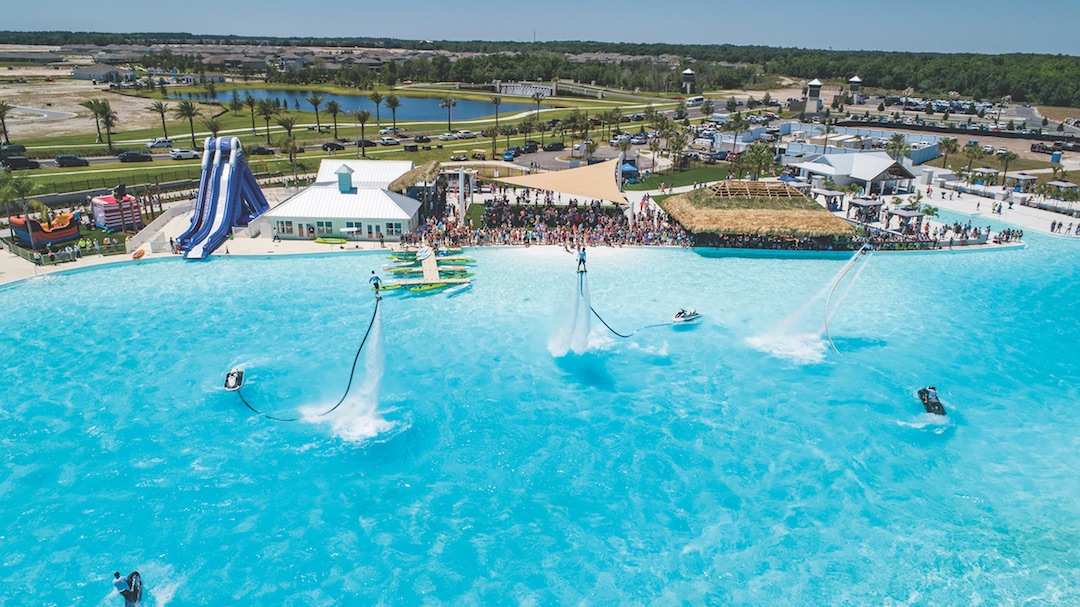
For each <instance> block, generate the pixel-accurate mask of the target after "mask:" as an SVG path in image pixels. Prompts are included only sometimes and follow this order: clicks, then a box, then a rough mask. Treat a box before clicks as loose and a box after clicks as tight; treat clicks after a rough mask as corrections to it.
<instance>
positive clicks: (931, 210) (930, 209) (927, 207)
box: [922, 204, 940, 217]
mask: <svg viewBox="0 0 1080 607" xmlns="http://www.w3.org/2000/svg"><path fill="white" fill-rule="evenodd" d="M939 210H940V209H938V208H937V207H935V206H934V205H932V204H924V205H922V214H923V215H926V216H927V217H937V216H938V211H939Z"/></svg>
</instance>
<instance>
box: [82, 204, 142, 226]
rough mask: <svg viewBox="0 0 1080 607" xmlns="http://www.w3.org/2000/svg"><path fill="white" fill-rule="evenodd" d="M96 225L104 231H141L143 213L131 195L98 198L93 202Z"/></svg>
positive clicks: (92, 207)
mask: <svg viewBox="0 0 1080 607" xmlns="http://www.w3.org/2000/svg"><path fill="white" fill-rule="evenodd" d="M91 209H92V212H93V215H94V223H95V224H97V225H98V227H100V228H101V229H103V230H109V231H110V232H116V231H120V230H125V231H126V230H139V229H141V228H142V227H143V219H142V211H141V210H140V209H139V205H138V203H137V202H135V197H134V196H130V195H126V196H125V195H108V196H98V197H96V198H94V199H93V200H92V201H91Z"/></svg>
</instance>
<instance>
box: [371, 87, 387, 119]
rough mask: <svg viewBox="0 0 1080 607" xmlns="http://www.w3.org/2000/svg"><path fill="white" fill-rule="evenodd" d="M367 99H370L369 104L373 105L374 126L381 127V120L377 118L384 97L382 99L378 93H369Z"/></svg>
mask: <svg viewBox="0 0 1080 607" xmlns="http://www.w3.org/2000/svg"><path fill="white" fill-rule="evenodd" d="M368 99H370V100H371V102H372V103H374V104H375V125H376V126H380V127H381V126H382V118H380V117H379V106H381V105H382V102H383V99H385V97H383V96H382V93H380V92H379V91H371V94H370V95H368Z"/></svg>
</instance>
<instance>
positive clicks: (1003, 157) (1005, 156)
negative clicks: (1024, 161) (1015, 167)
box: [997, 151, 1020, 185]
mask: <svg viewBox="0 0 1080 607" xmlns="http://www.w3.org/2000/svg"><path fill="white" fill-rule="evenodd" d="M997 157H998V160H1000V161H1001V162H1002V163H1003V164H1004V165H1005V167H1004V170H1003V171H1001V185H1005V178H1006V177H1007V176H1008V175H1009V165H1010V164H1012V163H1014V162H1016V160H1017V159H1018V158H1020V156H1019V155H1017V153H1016V152H1009V151H1004V152H1002V153H1000V154H998V155H997Z"/></svg>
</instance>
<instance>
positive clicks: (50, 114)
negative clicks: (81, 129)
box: [7, 105, 78, 124]
mask: <svg viewBox="0 0 1080 607" xmlns="http://www.w3.org/2000/svg"><path fill="white" fill-rule="evenodd" d="M15 111H16V112H22V113H27V114H37V116H35V117H34V118H16V119H9V120H8V121H7V123H8V124H26V123H29V122H48V121H50V120H67V119H68V118H74V117H75V116H77V115H78V114H72V113H71V112H58V111H56V110H43V109H40V108H33V107H25V106H21V105H16V106H15Z"/></svg>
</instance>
